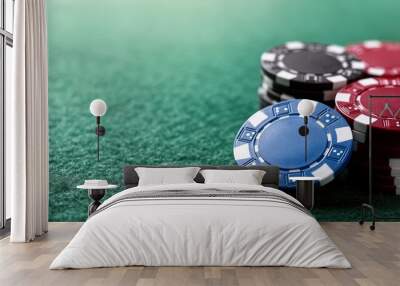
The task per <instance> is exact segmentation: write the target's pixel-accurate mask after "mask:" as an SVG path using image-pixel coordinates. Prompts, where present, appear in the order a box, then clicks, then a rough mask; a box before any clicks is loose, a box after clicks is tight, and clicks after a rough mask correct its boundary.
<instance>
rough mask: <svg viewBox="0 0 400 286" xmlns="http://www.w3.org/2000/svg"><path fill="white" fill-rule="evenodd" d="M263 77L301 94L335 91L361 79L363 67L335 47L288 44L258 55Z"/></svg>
mask: <svg viewBox="0 0 400 286" xmlns="http://www.w3.org/2000/svg"><path fill="white" fill-rule="evenodd" d="M261 68H262V71H263V73H264V74H265V75H266V76H268V77H269V78H271V79H272V80H273V81H275V82H276V83H277V84H279V85H282V86H286V87H290V88H294V89H301V90H335V89H338V88H341V87H343V86H345V85H346V84H347V83H349V82H353V81H355V80H358V79H360V78H361V77H362V76H363V75H364V69H365V63H364V62H362V61H360V60H359V59H357V58H356V57H355V56H353V55H351V54H349V53H348V52H346V49H345V48H344V47H342V46H338V45H325V44H319V43H303V42H288V43H286V44H284V45H281V46H278V47H275V48H272V49H270V50H268V51H266V52H264V53H263V54H262V55H261Z"/></svg>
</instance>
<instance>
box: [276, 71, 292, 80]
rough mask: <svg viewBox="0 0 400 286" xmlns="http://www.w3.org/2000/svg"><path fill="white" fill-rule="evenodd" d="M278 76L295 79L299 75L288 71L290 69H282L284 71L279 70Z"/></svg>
mask: <svg viewBox="0 0 400 286" xmlns="http://www.w3.org/2000/svg"><path fill="white" fill-rule="evenodd" d="M276 76H277V77H278V78H280V79H286V80H291V79H294V78H295V77H296V76H297V75H296V74H293V73H290V72H288V71H284V70H282V71H280V72H278V73H277V74H276Z"/></svg>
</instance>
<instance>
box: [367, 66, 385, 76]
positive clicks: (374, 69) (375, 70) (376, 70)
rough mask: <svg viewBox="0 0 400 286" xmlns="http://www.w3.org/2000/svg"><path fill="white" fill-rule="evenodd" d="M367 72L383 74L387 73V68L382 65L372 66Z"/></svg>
mask: <svg viewBox="0 0 400 286" xmlns="http://www.w3.org/2000/svg"><path fill="white" fill-rule="evenodd" d="M367 72H368V73H369V74H371V75H375V76H381V75H384V74H385V69H384V68H380V67H370V68H368V69H367Z"/></svg>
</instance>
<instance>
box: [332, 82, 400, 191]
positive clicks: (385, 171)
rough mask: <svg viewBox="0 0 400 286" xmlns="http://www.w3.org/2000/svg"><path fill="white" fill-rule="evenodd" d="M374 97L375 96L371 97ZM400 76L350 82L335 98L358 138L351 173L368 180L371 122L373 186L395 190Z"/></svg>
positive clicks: (398, 154) (398, 137) (363, 180)
mask: <svg viewBox="0 0 400 286" xmlns="http://www.w3.org/2000/svg"><path fill="white" fill-rule="evenodd" d="M371 96H373V97H371ZM395 96H400V78H395V77H394V78H390V77H379V78H372V77H371V78H366V79H362V80H359V81H357V82H354V83H352V84H350V85H347V86H346V87H344V88H343V89H341V90H340V91H339V92H338V93H337V95H336V98H335V105H336V109H337V110H338V111H339V112H340V113H341V114H342V115H344V116H345V117H346V118H347V120H348V122H349V123H350V125H351V126H352V129H353V136H354V141H355V146H354V154H353V157H352V163H351V165H350V174H352V175H353V176H359V177H360V178H362V180H360V182H365V185H367V183H368V180H367V178H368V167H369V143H370V142H369V130H370V129H369V125H370V123H371V131H372V133H371V134H372V140H371V146H372V182H373V186H374V189H376V190H379V191H383V192H391V193H394V192H395V191H396V186H395V182H394V178H393V176H392V170H391V167H390V165H389V161H390V160H393V159H396V158H400V145H399V142H400V97H395Z"/></svg>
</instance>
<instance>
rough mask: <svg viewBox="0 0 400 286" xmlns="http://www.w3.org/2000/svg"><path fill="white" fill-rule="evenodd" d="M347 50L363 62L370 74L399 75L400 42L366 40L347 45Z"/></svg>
mask: <svg viewBox="0 0 400 286" xmlns="http://www.w3.org/2000/svg"><path fill="white" fill-rule="evenodd" d="M346 49H347V51H348V52H349V53H351V54H353V55H355V56H356V57H357V58H359V59H360V60H362V61H363V62H365V65H366V69H365V71H366V73H368V74H369V75H372V76H385V77H388V76H389V77H390V76H400V43H396V42H380V41H376V40H372V41H366V42H364V43H360V44H354V45H349V46H347V48H346Z"/></svg>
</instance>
